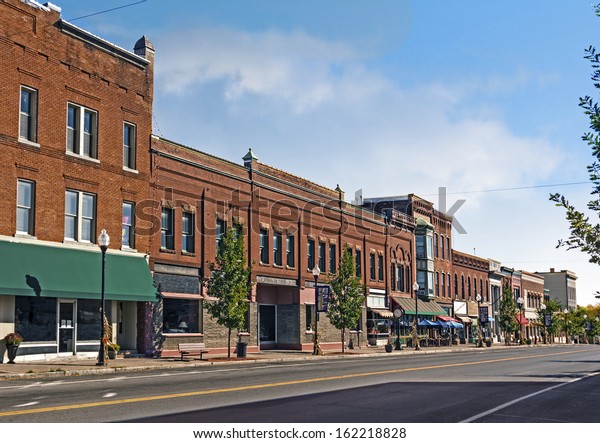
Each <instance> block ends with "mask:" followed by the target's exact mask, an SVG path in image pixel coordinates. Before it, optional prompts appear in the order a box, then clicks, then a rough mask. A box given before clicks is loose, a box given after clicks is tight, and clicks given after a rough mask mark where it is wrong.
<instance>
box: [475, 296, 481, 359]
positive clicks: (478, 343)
mask: <svg viewBox="0 0 600 443" xmlns="http://www.w3.org/2000/svg"><path fill="white" fill-rule="evenodd" d="M475 300H477V326H478V327H477V330H478V331H479V334H478V335H479V337H478V339H477V347H478V348H483V337H482V336H481V335H482V333H483V329H482V328H481V294H477V297H475Z"/></svg>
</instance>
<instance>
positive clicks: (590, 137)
mask: <svg viewBox="0 0 600 443" xmlns="http://www.w3.org/2000/svg"><path fill="white" fill-rule="evenodd" d="M594 11H595V13H596V15H597V16H600V4H597V5H595V6H594ZM584 58H585V59H587V60H588V61H589V62H590V64H591V66H592V70H593V73H592V76H591V79H592V81H593V82H594V87H595V88H596V89H600V53H598V52H597V51H596V48H594V47H593V46H590V47H589V48H587V49H586V50H585V56H584ZM579 106H580V107H581V108H582V109H583V110H584V113H585V114H586V115H587V116H588V118H589V122H590V126H589V127H590V131H589V132H586V133H585V134H583V136H582V137H581V138H582V140H583V141H585V142H586V143H587V144H588V146H590V148H591V150H592V154H593V156H594V158H595V160H594V161H593V162H592V164H591V165H589V166H588V167H587V171H588V175H589V177H590V181H591V182H592V184H593V189H592V192H591V195H592V196H593V197H592V200H590V201H589V202H588V204H587V207H588V210H589V211H592V212H594V213H595V214H596V216H598V215H600V106H599V105H598V102H596V101H595V100H594V99H593V98H591V97H590V96H585V97H583V98H581V97H580V98H579ZM550 200H551V201H553V202H554V203H555V204H556V206H558V207H562V208H564V209H565V211H566V219H567V221H568V222H569V227H570V230H571V234H570V236H569V238H568V239H567V240H559V242H558V245H557V247H566V248H567V249H579V250H581V251H582V252H585V253H586V254H588V256H589V261H590V262H591V263H596V264H600V223H592V222H590V219H589V217H588V216H587V215H586V214H585V213H584V212H581V211H579V210H577V209H576V208H575V206H574V205H572V204H571V203H570V202H569V200H567V198H566V197H565V196H563V195H562V194H560V193H555V194H551V195H550Z"/></svg>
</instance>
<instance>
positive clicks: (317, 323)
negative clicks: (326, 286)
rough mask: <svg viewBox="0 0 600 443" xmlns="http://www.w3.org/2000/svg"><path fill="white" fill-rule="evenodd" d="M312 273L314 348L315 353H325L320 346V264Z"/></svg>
mask: <svg viewBox="0 0 600 443" xmlns="http://www.w3.org/2000/svg"><path fill="white" fill-rule="evenodd" d="M312 275H313V277H314V279H315V347H314V349H313V355H323V352H321V347H320V346H319V333H318V328H319V288H318V282H319V275H321V270H320V269H319V265H315V267H314V268H313V270H312Z"/></svg>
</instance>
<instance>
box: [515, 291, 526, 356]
mask: <svg viewBox="0 0 600 443" xmlns="http://www.w3.org/2000/svg"><path fill="white" fill-rule="evenodd" d="M517 303H518V304H519V311H520V312H521V317H520V318H519V326H520V330H521V333H520V334H519V335H520V337H519V344H520V345H524V344H525V341H523V316H524V314H523V308H524V305H525V300H524V299H523V297H519V298H518V299H517Z"/></svg>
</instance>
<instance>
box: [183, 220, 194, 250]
mask: <svg viewBox="0 0 600 443" xmlns="http://www.w3.org/2000/svg"><path fill="white" fill-rule="evenodd" d="M181 250H182V251H183V252H189V253H193V252H194V214H193V213H191V212H184V213H183V214H182V215H181Z"/></svg>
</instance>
